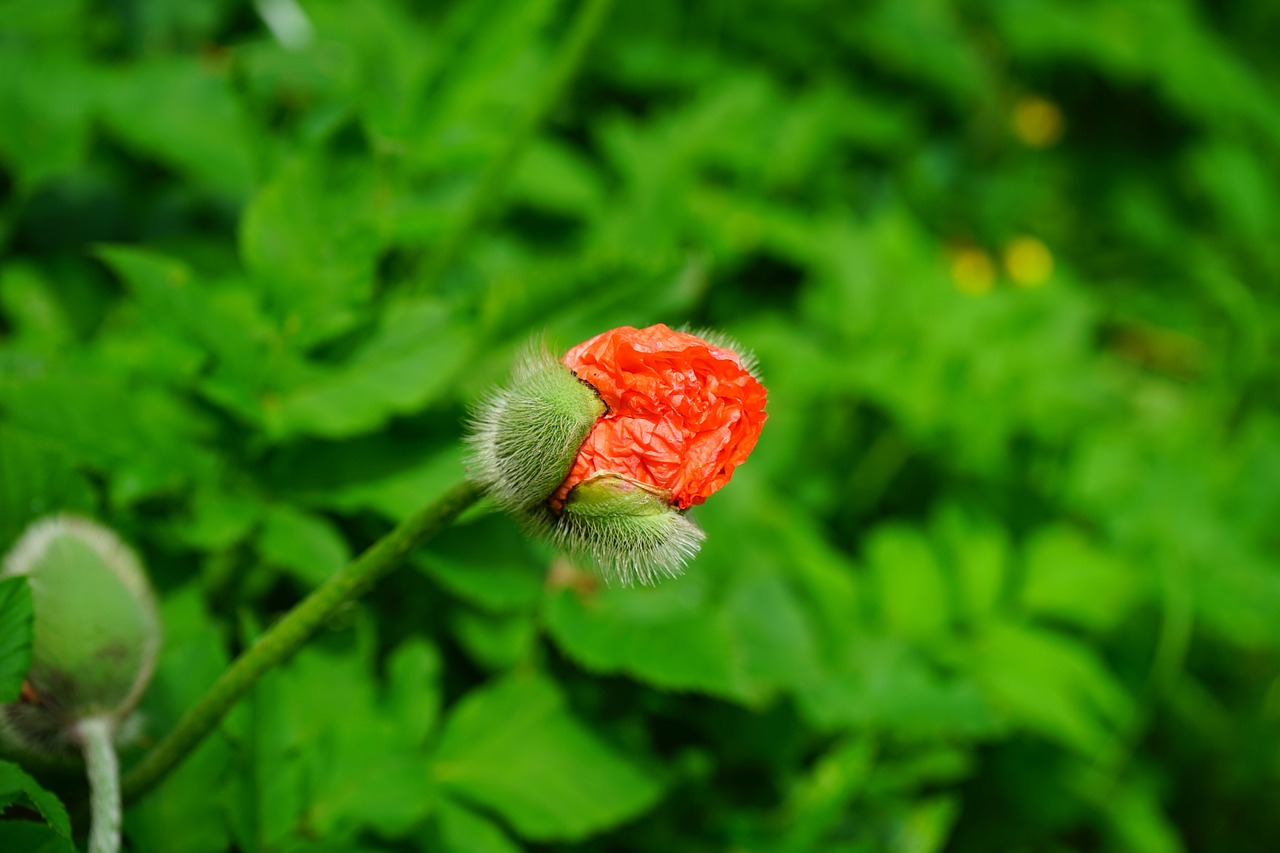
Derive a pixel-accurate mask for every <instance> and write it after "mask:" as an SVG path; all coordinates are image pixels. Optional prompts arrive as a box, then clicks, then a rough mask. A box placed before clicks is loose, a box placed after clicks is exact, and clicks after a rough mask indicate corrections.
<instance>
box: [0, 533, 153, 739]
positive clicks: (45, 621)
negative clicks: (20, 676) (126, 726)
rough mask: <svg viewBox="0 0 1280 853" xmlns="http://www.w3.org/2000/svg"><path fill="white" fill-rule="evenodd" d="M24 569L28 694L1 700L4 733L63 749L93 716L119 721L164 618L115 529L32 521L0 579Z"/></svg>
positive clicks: (133, 698)
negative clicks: (30, 619)
mask: <svg viewBox="0 0 1280 853" xmlns="http://www.w3.org/2000/svg"><path fill="white" fill-rule="evenodd" d="M12 576H25V577H26V578H27V582H28V585H29V586H30V588H31V597H32V608H33V611H34V616H35V620H34V631H33V634H34V636H33V638H32V662H31V670H30V672H29V673H28V675H27V680H26V684H25V685H24V687H23V691H22V698H21V699H20V700H19V701H18V702H15V703H14V704H12V705H7V706H4V707H3V708H0V721H2V722H3V726H0V728H3V730H4V732H5V734H7V735H8V736H9V737H10V738H11V739H12V740H15V741H17V742H18V744H19V745H20V746H24V747H26V748H29V749H33V750H36V751H41V752H48V753H56V752H61V751H63V750H66V749H69V748H72V747H74V746H75V741H76V739H77V734H76V726H77V725H78V724H79V723H80V722H81V721H84V720H87V719H89V718H96V719H100V720H107V721H111V722H112V725H113V726H118V724H119V723H120V722H122V721H123V720H124V719H125V717H126V716H127V715H128V714H129V713H130V712H132V711H133V709H134V708H135V707H136V705H137V704H138V700H139V699H140V698H141V697H142V693H143V691H144V690H145V689H146V686H147V683H148V682H149V681H150V679H151V673H152V671H153V670H154V668H155V662H156V656H157V654H158V652H159V646H160V620H159V616H158V614H157V612H156V607H155V601H154V597H153V595H152V592H151V588H150V585H149V584H148V583H147V578H146V575H145V573H144V572H143V570H142V566H141V564H140V563H139V562H138V558H137V557H136V556H135V555H134V554H133V552H132V551H131V550H129V548H128V547H127V546H125V544H124V543H123V542H121V541H120V539H119V538H118V537H117V536H116V535H115V534H114V533H113V532H112V531H110V530H108V529H107V528H105V527H102V526H101V525H98V524H95V523H93V522H91V521H87V520H85V519H82V518H77V517H74V516H65V515H62V516H54V517H51V518H47V519H44V520H41V521H38V522H36V523H35V524H33V525H31V526H30V527H29V528H27V530H26V532H25V533H23V535H22V537H21V538H20V539H19V540H18V542H17V544H16V545H14V547H13V550H12V551H11V552H10V553H9V554H8V556H6V557H5V559H4V564H3V569H2V570H0V577H12Z"/></svg>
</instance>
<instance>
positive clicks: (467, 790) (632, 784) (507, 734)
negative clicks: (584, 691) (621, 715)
mask: <svg viewBox="0 0 1280 853" xmlns="http://www.w3.org/2000/svg"><path fill="white" fill-rule="evenodd" d="M432 774H433V776H434V778H435V779H436V781H437V782H438V784H439V785H440V786H441V788H442V789H443V790H444V791H446V792H447V793H449V794H450V795H453V796H457V797H461V798H463V799H464V800H467V801H470V802H473V803H476V804H479V805H481V806H483V807H485V808H488V809H491V810H493V811H494V812H496V813H498V814H499V815H501V816H502V817H503V818H504V819H505V820H507V821H509V822H510V823H511V825H512V826H514V827H515V829H516V830H517V831H518V832H519V833H520V834H521V835H523V836H525V837H527V838H530V839H534V840H542V841H550V840H555V839H562V840H573V839H578V838H583V837H585V836H587V835H589V834H591V833H593V832H597V831H599V830H600V829H603V828H605V827H609V826H613V825H615V824H617V823H620V822H622V821H625V820H628V819H630V818H633V817H635V816H637V815H639V814H641V813H642V812H644V811H645V810H647V809H648V808H650V807H652V806H653V804H654V803H655V802H656V801H657V800H658V798H659V797H660V796H661V793H662V786H661V785H660V784H659V783H658V781H657V780H656V779H655V778H654V777H653V776H652V775H651V774H650V773H649V772H648V771H645V770H642V769H641V768H640V767H638V766H637V765H635V764H633V763H632V762H631V761H629V760H628V759H627V758H626V757H624V756H623V755H622V754H621V753H619V752H618V751H617V750H616V749H614V748H613V747H612V746H610V745H609V744H608V743H606V742H605V741H602V740H601V739H600V738H599V737H597V736H596V735H594V734H593V733H592V732H591V730H590V729H589V728H587V727H585V726H584V725H583V724H582V723H580V722H579V721H578V720H576V719H575V718H574V717H573V716H571V715H570V714H569V713H568V711H567V709H566V708H565V707H564V699H563V698H562V697H561V695H560V694H559V692H558V691H557V690H556V689H555V687H554V686H553V684H552V683H551V682H549V681H547V680H546V679H545V678H542V677H538V676H527V675H526V676H512V677H509V678H506V679H504V680H501V681H499V682H496V683H494V684H492V685H490V686H488V687H487V688H485V689H483V690H478V691H475V692H473V693H472V694H470V695H469V696H468V697H467V698H466V699H465V700H464V701H463V702H462V703H461V704H460V705H459V706H458V707H457V708H456V709H455V710H454V711H453V713H452V714H451V715H450V717H449V718H448V719H447V720H446V721H445V726H444V731H443V732H442V733H441V736H440V743H439V746H438V747H437V752H436V756H435V761H434V764H433V767H432Z"/></svg>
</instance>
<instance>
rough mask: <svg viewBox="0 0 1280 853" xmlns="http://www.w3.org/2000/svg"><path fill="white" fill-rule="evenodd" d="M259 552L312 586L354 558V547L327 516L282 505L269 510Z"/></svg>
mask: <svg viewBox="0 0 1280 853" xmlns="http://www.w3.org/2000/svg"><path fill="white" fill-rule="evenodd" d="M258 551H259V552H260V553H261V554H262V557H263V559H265V560H266V561H267V562H269V563H271V564H273V565H277V566H282V567H284V568H285V569H287V570H288V571H289V572H290V573H291V574H292V575H294V576H295V577H297V578H298V579H299V580H300V581H302V582H303V583H304V584H306V585H308V586H317V585H319V584H321V583H323V582H324V581H325V580H327V579H328V578H329V577H330V576H332V575H333V574H334V573H335V572H337V571H338V570H339V569H341V568H342V567H343V566H345V565H346V564H347V563H348V562H350V561H351V548H350V547H348V545H347V540H346V539H344V538H343V537H342V533H341V532H340V531H339V530H338V528H337V527H336V526H335V525H334V524H333V522H331V521H329V520H328V519H326V518H323V517H321V516H318V515H315V514H313V513H309V512H306V511H304V510H301V509H297V508H296V507H292V506H288V505H284V504H279V505H275V506H272V507H269V508H268V509H267V512H266V515H265V517H264V518H263V522H262V530H261V531H260V533H259V534H258Z"/></svg>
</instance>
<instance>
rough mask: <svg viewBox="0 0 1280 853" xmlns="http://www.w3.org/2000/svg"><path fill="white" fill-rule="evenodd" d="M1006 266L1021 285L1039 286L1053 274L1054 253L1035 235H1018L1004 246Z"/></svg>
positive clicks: (1027, 286)
mask: <svg viewBox="0 0 1280 853" xmlns="http://www.w3.org/2000/svg"><path fill="white" fill-rule="evenodd" d="M1004 268H1005V270H1006V271H1008V273H1009V278H1011V279H1013V283H1014V284H1016V285H1018V286H1019V287H1026V288H1032V287H1039V286H1040V285H1042V284H1044V283H1045V282H1046V281H1048V280H1049V278H1050V277H1051V276H1052V275H1053V253H1052V252H1050V251H1049V247H1048V246H1046V245H1045V244H1044V243H1041V242H1040V241H1039V240H1037V239H1036V238H1035V237H1018V238H1016V239H1014V240H1011V241H1010V242H1009V245H1007V246H1005V247H1004Z"/></svg>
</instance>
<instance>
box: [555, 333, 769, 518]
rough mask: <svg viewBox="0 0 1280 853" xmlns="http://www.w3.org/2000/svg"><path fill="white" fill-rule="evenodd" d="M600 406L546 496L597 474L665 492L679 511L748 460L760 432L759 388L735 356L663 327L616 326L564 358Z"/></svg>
mask: <svg viewBox="0 0 1280 853" xmlns="http://www.w3.org/2000/svg"><path fill="white" fill-rule="evenodd" d="M563 360H564V363H565V364H566V365H567V366H568V367H569V369H571V370H572V371H573V372H574V374H575V375H576V376H577V377H578V378H579V379H581V380H582V381H584V382H586V383H587V384H588V385H590V386H591V387H592V388H594V389H595V390H596V393H597V394H599V395H600V399H601V400H602V401H604V404H605V405H606V406H607V407H608V413H607V414H606V415H605V416H604V417H602V418H600V419H599V420H598V421H597V422H596V424H595V426H594V427H593V428H592V430H591V432H590V433H589V434H588V435H587V438H586V441H584V442H583V444H582V446H581V447H580V448H579V450H578V455H577V457H576V458H575V459H574V463H573V469H572V470H571V471H570V472H569V476H568V477H567V478H566V479H565V481H564V482H563V483H561V484H560V487H559V488H558V489H557V490H556V492H555V494H554V495H552V497H551V505H552V508H553V509H559V507H560V506H562V505H563V503H564V498H565V496H566V495H567V494H568V493H569V491H570V490H571V489H572V488H573V487H574V486H576V485H578V484H579V483H581V482H582V481H583V480H586V479H588V478H589V477H591V476H593V475H595V474H598V473H600V472H606V471H607V472H612V473H615V474H621V475H623V476H625V477H627V478H630V479H632V480H634V481H636V482H638V483H642V484H644V485H648V486H653V487H655V488H657V489H660V490H663V491H666V492H670V495H671V499H670V502H671V503H673V504H674V505H675V506H676V507H678V508H680V509H688V508H689V507H690V506H693V505H695V504H700V503H702V502H703V501H705V500H706V499H707V498H708V497H709V496H710V495H711V494H712V493H713V492H715V491H716V490H717V489H719V488H720V487H721V486H723V485H724V484H725V483H727V482H729V478H730V477H732V476H733V471H734V469H735V468H737V467H738V465H740V464H742V463H743V462H744V461H746V458H747V456H748V455H749V454H750V453H751V450H752V448H754V447H755V446H756V440H757V439H758V438H759V437H760V430H761V428H762V427H763V426H764V422H765V418H766V417H768V416H767V414H766V413H765V411H764V406H765V390H764V386H763V385H761V384H760V382H759V381H757V379H756V378H755V376H754V375H752V373H751V370H750V369H749V367H748V365H746V364H745V363H744V362H743V360H742V358H741V357H740V356H739V355H738V354H737V353H735V352H733V351H732V350H730V349H727V348H725V347H719V346H715V345H714V344H712V343H709V342H708V341H705V340H703V339H702V338H699V337H697V336H695V335H692V334H689V333H687V332H677V331H673V330H672V329H669V328H667V327H666V326H664V325H662V324H658V325H656V326H650V327H648V328H646V329H635V328H632V327H630V326H624V327H622V328H620V329H613V330H611V331H608V332H604V333H603V334H600V335H597V336H595V337H594V338H592V339H591V340H589V341H586V342H584V343H581V344H578V345H577V346H576V347H574V348H573V349H571V350H569V351H568V352H567V353H566V354H565V356H564V359H563Z"/></svg>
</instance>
